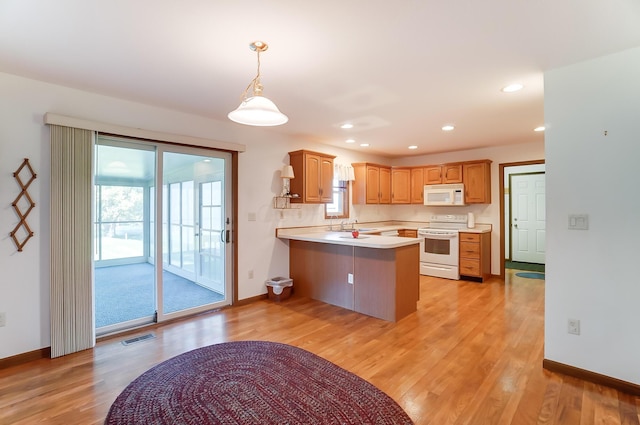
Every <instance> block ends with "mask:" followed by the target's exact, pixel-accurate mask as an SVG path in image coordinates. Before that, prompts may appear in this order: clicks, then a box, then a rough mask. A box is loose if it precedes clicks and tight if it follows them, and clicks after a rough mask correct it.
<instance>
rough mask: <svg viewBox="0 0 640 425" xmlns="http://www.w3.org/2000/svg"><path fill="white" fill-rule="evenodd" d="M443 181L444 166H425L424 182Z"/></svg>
mask: <svg viewBox="0 0 640 425" xmlns="http://www.w3.org/2000/svg"><path fill="white" fill-rule="evenodd" d="M440 183H442V167H441V166H439V165H432V166H429V167H425V168H424V184H440Z"/></svg>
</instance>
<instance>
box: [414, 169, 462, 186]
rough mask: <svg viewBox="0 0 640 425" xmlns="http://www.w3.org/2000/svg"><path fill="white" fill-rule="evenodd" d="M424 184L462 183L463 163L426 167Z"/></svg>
mask: <svg viewBox="0 0 640 425" xmlns="http://www.w3.org/2000/svg"><path fill="white" fill-rule="evenodd" d="M423 173H424V184H442V183H462V164H443V165H429V166H427V167H424V172H423Z"/></svg>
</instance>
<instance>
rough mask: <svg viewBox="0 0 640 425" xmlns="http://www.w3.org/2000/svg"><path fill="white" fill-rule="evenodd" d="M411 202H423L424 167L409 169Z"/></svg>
mask: <svg viewBox="0 0 640 425" xmlns="http://www.w3.org/2000/svg"><path fill="white" fill-rule="evenodd" d="M411 203H412V204H422V203H424V168H422V167H417V168H412V169H411Z"/></svg>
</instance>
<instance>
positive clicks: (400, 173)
mask: <svg viewBox="0 0 640 425" xmlns="http://www.w3.org/2000/svg"><path fill="white" fill-rule="evenodd" d="M352 165H353V168H354V171H355V175H356V181H355V183H354V185H353V203H354V204H388V203H392V204H422V203H424V185H427V184H449V183H464V191H465V197H464V198H465V203H466V204H490V203H491V161H490V160H488V159H483V160H478V161H468V162H456V163H451V164H441V165H433V166H431V165H430V166H422V167H393V168H392V167H387V166H384V165H378V164H372V163H368V162H359V163H355V164H352Z"/></svg>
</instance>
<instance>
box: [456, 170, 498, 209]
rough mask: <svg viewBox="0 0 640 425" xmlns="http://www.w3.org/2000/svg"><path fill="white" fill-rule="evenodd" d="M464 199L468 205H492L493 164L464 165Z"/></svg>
mask: <svg viewBox="0 0 640 425" xmlns="http://www.w3.org/2000/svg"><path fill="white" fill-rule="evenodd" d="M462 174H463V177H464V180H463V182H464V199H465V203H467V204H490V203H491V163H490V162H489V161H486V162H470V163H465V164H464V165H463V173H462Z"/></svg>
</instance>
